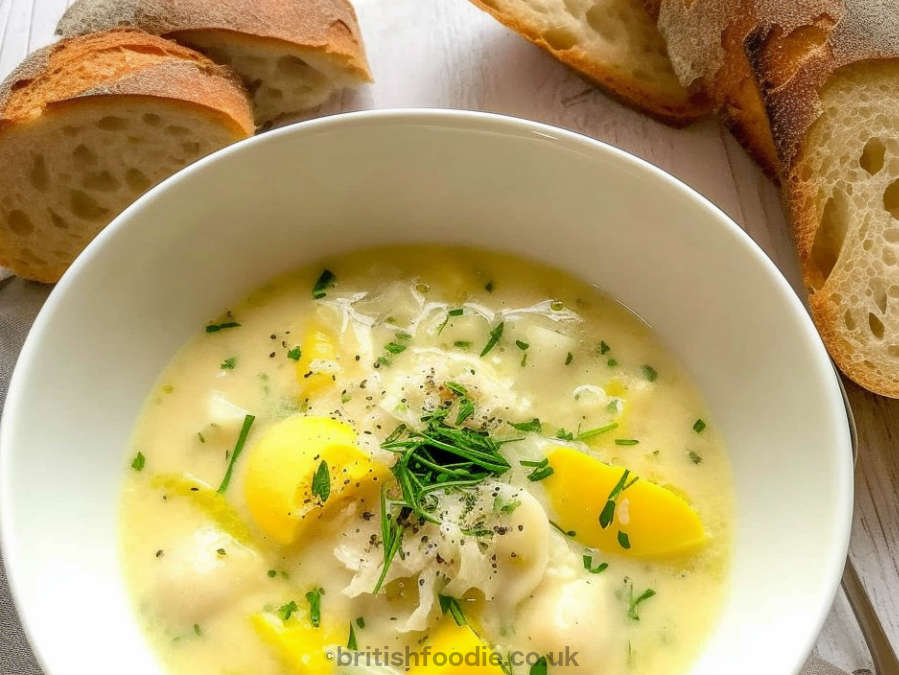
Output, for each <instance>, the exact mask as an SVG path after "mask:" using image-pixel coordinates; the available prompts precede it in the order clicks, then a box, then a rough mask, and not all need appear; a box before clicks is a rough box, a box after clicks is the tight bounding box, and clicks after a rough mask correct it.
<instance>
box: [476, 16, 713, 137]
mask: <svg viewBox="0 0 899 675" xmlns="http://www.w3.org/2000/svg"><path fill="white" fill-rule="evenodd" d="M471 1H472V2H473V3H474V4H475V5H477V6H478V7H480V8H481V9H483V10H485V11H487V12H489V13H490V14H492V15H493V16H494V17H495V18H496V19H497V20H499V21H500V22H501V23H503V24H504V25H506V26H508V27H509V28H511V29H513V30H515V31H517V32H518V33H520V34H521V35H523V36H524V37H526V38H527V39H528V40H530V41H531V42H533V43H534V44H536V45H538V46H540V47H542V48H543V49H545V50H546V51H548V52H549V53H550V54H552V55H553V56H555V57H556V58H557V59H559V60H560V61H562V62H564V63H567V64H568V65H569V66H571V67H572V68H574V69H575V70H577V71H579V72H580V73H582V74H583V75H586V76H587V77H588V78H590V79H591V80H593V81H594V82H596V83H598V84H599V85H601V86H603V87H605V88H606V89H607V90H609V91H610V92H611V93H612V94H613V95H615V96H616V97H617V98H619V99H621V100H622V101H624V102H625V103H627V104H629V105H632V106H634V107H636V108H639V109H641V110H643V111H644V112H646V113H649V114H650V115H652V116H654V117H656V118H658V119H660V120H662V121H664V122H667V123H669V124H672V125H675V126H683V125H685V124H689V123H690V122H692V121H693V120H695V119H697V118H698V117H701V116H703V115H704V114H706V113H707V112H708V110H709V108H708V105H707V103H706V101H705V99H704V98H703V97H701V96H698V95H696V94H693V93H691V92H690V91H688V90H687V89H685V88H684V87H682V86H681V85H680V83H679V82H678V80H677V77H676V76H675V74H674V71H673V70H672V69H671V63H670V62H669V60H668V55H667V53H666V51H665V44H664V42H663V41H662V38H661V36H660V35H659V32H658V30H657V29H656V27H655V25H654V22H653V20H652V17H651V16H650V15H649V14H648V12H647V11H646V9H645V8H644V7H643V5H642V4H641V2H640V0H598V1H597V0H471Z"/></svg>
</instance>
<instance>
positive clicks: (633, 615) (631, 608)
mask: <svg viewBox="0 0 899 675" xmlns="http://www.w3.org/2000/svg"><path fill="white" fill-rule="evenodd" d="M627 583H628V607H627V616H628V618H630V619H633V620H634V621H639V620H640V616H639V615H638V614H637V607H639V606H640V603H642V602H645V601H646V600H649V599H650V598H651V597H653V596H654V595H655V594H656V592H655V591H654V590H653V589H651V588H647V589H646V590H645V591H643V592H642V593H641V594H640V595H638V596H636V597H634V584H633V582H632V581H630V580H628V582H627Z"/></svg>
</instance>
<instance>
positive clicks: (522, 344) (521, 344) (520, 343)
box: [515, 340, 531, 351]
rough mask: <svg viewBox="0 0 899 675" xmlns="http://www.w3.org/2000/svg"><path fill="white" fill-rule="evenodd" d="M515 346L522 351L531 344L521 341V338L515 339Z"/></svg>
mask: <svg viewBox="0 0 899 675" xmlns="http://www.w3.org/2000/svg"><path fill="white" fill-rule="evenodd" d="M515 346H516V347H518V348H519V349H520V350H521V351H524V350H526V349H527V348H528V347H530V346H531V345H530V344H528V343H527V342H524V341H522V340H515Z"/></svg>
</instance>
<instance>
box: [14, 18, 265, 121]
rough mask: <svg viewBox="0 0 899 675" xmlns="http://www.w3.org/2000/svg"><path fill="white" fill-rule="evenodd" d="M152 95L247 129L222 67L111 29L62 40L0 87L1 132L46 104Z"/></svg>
mask: <svg viewBox="0 0 899 675" xmlns="http://www.w3.org/2000/svg"><path fill="white" fill-rule="evenodd" d="M117 94H123V95H132V96H153V97H157V98H168V99H172V100H173V101H182V102H187V103H192V104H195V105H197V106H200V107H202V108H207V109H209V110H211V111H215V112H217V113H218V114H221V115H222V116H223V117H224V118H225V119H226V120H227V123H228V124H229V125H230V126H231V127H232V128H233V130H234V133H235V134H237V135H242V136H250V135H252V133H253V129H254V123H253V117H252V112H251V111H250V106H249V102H248V100H247V96H246V91H245V90H244V88H243V85H242V84H241V83H240V79H239V78H238V77H237V76H236V75H234V73H232V72H231V71H230V70H229V69H227V68H223V67H222V66H217V65H215V64H214V63H213V62H212V61H210V60H209V59H207V58H206V57H205V56H203V55H202V54H199V53H198V52H195V51H193V50H192V49H187V48H186V47H182V46H180V45H178V44H176V43H173V42H171V41H169V40H165V39H162V38H159V37H156V36H154V35H149V34H147V33H143V32H141V31H137V30H112V31H106V32H103V33H94V34H91V35H86V36H84V37H78V38H73V39H71V40H62V41H60V42H57V43H56V44H53V45H50V46H49V47H45V48H44V49H40V50H38V51H36V52H34V53H33V54H31V55H30V56H28V57H27V58H26V59H25V60H24V61H23V62H22V63H21V64H20V65H19V66H18V67H17V68H16V69H15V70H14V71H13V72H12V73H11V74H10V75H9V77H7V78H6V80H4V82H3V83H2V84H0V130H2V128H3V126H8V125H10V124H14V123H16V122H20V121H24V120H27V119H30V118H34V117H38V116H40V115H41V114H43V113H44V111H45V109H46V108H48V107H49V106H56V107H58V106H61V105H65V104H66V103H67V102H69V101H71V100H74V99H77V98H82V97H87V96H110V95H117Z"/></svg>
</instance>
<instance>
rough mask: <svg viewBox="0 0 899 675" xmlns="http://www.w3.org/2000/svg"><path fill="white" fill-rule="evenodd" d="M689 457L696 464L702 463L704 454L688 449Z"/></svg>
mask: <svg viewBox="0 0 899 675" xmlns="http://www.w3.org/2000/svg"><path fill="white" fill-rule="evenodd" d="M687 457H689V458H690V461H691V462H693V463H694V464H702V455H700V454H698V453H696V452H693V451H692V450H688V451H687Z"/></svg>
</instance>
